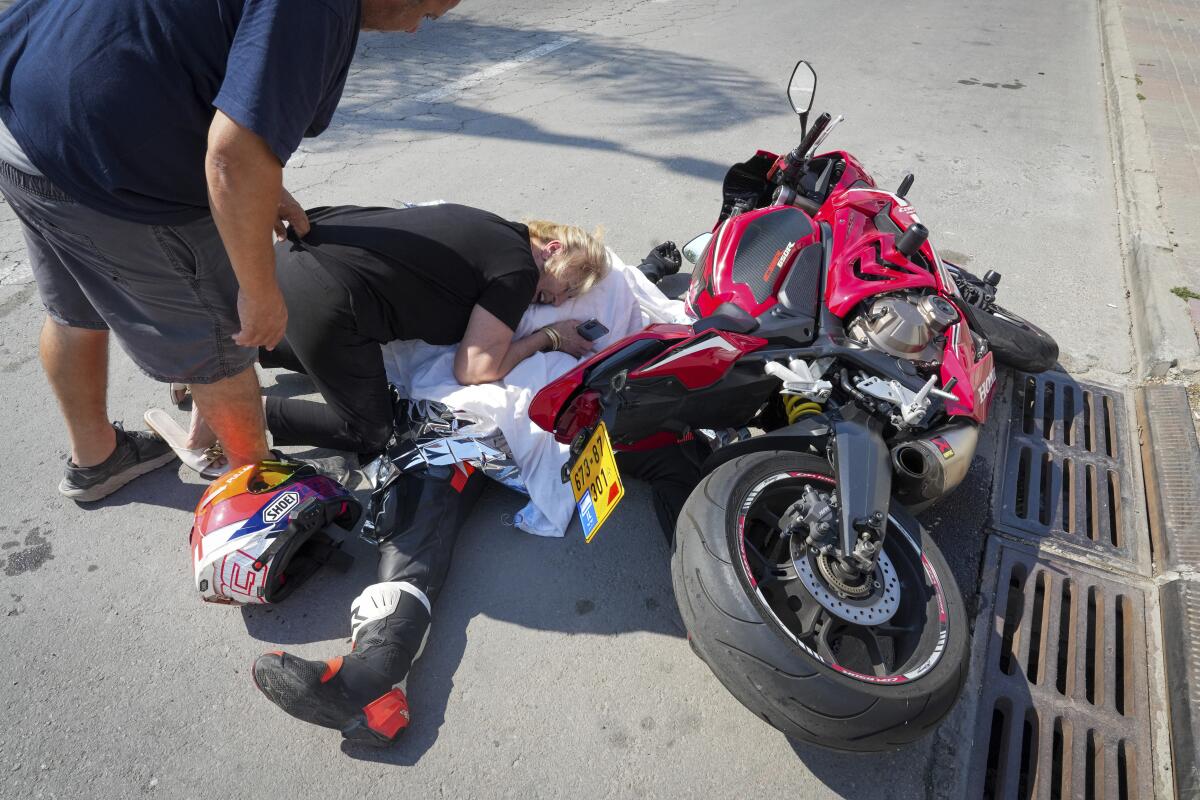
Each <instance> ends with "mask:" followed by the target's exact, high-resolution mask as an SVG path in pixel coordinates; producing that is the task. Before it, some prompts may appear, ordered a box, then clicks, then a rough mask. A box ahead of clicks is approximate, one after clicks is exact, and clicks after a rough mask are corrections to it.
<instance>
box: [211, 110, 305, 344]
mask: <svg viewBox="0 0 1200 800" xmlns="http://www.w3.org/2000/svg"><path fill="white" fill-rule="evenodd" d="M204 171H205V175H206V176H207V178H208V198H209V206H210V208H211V210H212V215H213V219H214V220H215V221H216V223H217V230H218V231H220V234H221V240H222V241H223V242H224V243H225V250H226V252H227V253H228V254H229V260H230V262H231V263H232V264H233V271H234V273H235V274H236V275H237V279H238V285H239V287H240V289H241V290H240V292H239V294H238V317H239V318H240V320H241V330H239V331H238V332H237V333H236V334H234V336H233V340H234V341H235V342H237V343H238V344H240V345H242V346H244V347H274V346H275V345H276V344H278V342H279V340H280V339H282V338H283V333H284V330H285V329H286V327H287V308H286V307H285V306H284V302H283V295H282V294H280V291H279V285H278V284H277V283H276V281H275V248H274V247H273V246H272V244H271V231H272V230H273V229H274V226H275V223H276V220H277V219H278V214H279V206H280V198H281V197H282V193H283V167H282V166H281V165H280V163H279V159H278V158H276V157H275V154H274V153H273V152H272V151H271V148H270V147H268V146H267V143H266V142H265V141H264V140H263V139H262V137H260V136H258V134H256V133H254V132H253V131H251V130H249V129H248V128H243V127H242V126H241V125H239V124H238V123H236V122H235V121H233V120H232V119H231V118H230V117H228V116H226V115H225V114H224V113H223V112H221V111H219V110H218V111H217V112H216V115H215V116H214V117H213V121H212V125H211V126H210V127H209V129H208V154H207V156H206V157H205V162H204Z"/></svg>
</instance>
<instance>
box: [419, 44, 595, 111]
mask: <svg viewBox="0 0 1200 800" xmlns="http://www.w3.org/2000/svg"><path fill="white" fill-rule="evenodd" d="M578 41H579V40H578V39H576V38H573V37H571V36H564V37H563V38H561V39H555V40H554V41H553V42H547V43H546V44H544V45H542V46H541V47H535V48H533V49H532V50H526V51H525V52H524V53H520V54H518V55H517V56H515V57H514V58H510V59H509V60H508V61H501V62H500V63H499V64H493V65H492V66H490V67H488V68H487V69H481V70H479V72H473V73H471V74H470V75H467V76H466V77H464V78H459V79H458V80H456V81H453V82H452V83H448V84H446V85H445V86H442V87H439V88H437V89H430V90H429V91H428V92H423V93H421V94H419V95H417V96H416V97H415V98H413V99H414V100H416V101H417V102H418V103H436V102H438V101H439V100H444V99H445V98H447V97H449V96H450V95H452V94H458V93H459V92H461V91H463V90H464V89H470V88H471V87H472V86H478V85H479V84H481V83H483V82H484V81H488V80H491V79H492V78H494V77H496V76H497V75H501V74H503V73H505V72H509V71H510V70H514V69H516V68H517V67H519V66H521V65H522V64H527V63H529V62H530V61H533V60H534V59H535V58H541V57H542V56H545V55H549V54H550V53H553V52H554V51H555V50H561V49H562V48H564V47H566V46H567V45H572V44H575V43H576V42H578Z"/></svg>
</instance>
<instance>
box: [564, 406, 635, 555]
mask: <svg viewBox="0 0 1200 800" xmlns="http://www.w3.org/2000/svg"><path fill="white" fill-rule="evenodd" d="M570 483H571V491H572V492H574V493H575V506H576V508H577V509H578V510H579V522H580V524H581V525H582V526H583V537H584V541H585V542H588V543H589V544H590V543H591V541H592V538H593V537H594V536H595V535H596V532H597V531H598V530H600V526H601V525H603V524H604V523H605V521H606V520H607V519H608V517H609V515H610V514H612V512H613V509H615V508H616V507H617V504H618V503H620V502H621V500H622V499H623V498H624V497H625V486H624V485H623V484H622V483H621V474H620V472H619V471H618V469H617V459H616V457H615V456H614V455H613V449H612V442H611V441H610V440H609V438H608V426H607V425H605V424H604V423H603V422H601V423H600V424H599V425H598V426H596V430H595V432H593V433H592V436H591V438H590V439H588V441H587V444H585V445H584V446H583V450H582V451H581V452H580V453H579V457H578V458H576V459H575V461H574V463H572V464H571V480H570Z"/></svg>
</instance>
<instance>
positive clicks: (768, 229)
mask: <svg viewBox="0 0 1200 800" xmlns="http://www.w3.org/2000/svg"><path fill="white" fill-rule="evenodd" d="M815 86H816V74H815V72H813V70H812V68H811V67H810V66H809V65H808V64H807V63H805V62H803V61H802V62H800V63H799V64H797V66H796V70H795V72H794V73H793V76H792V81H791V84H790V86H789V91H788V96H789V99H790V100H791V102H792V106H793V108H794V109H795V110H796V112H797V113H798V114H799V115H800V119H801V124H802V125H803V127H804V128H805V133H804V136H803V139H802V141H801V143H800V145H799V146H798V147H796V149H795V150H793V151H792V152H790V153H788V154H786V155H783V156H777V155H775V154H773V153H768V152H765V151H759V152H758V153H757V154H756V155H754V156H753V157H752V158H750V159H749V160H748V161H745V162H743V163H740V164H736V165H734V166H733V167H732V168H731V169H730V170H729V172H728V174H727V175H726V177H725V181H724V186H723V199H724V202H723V204H722V207H721V212H720V216H719V218H718V220H717V223H716V225H715V227H714V228H713V230H712V233H711V234H705V235H704V236H702V237H698V238H697V239H696V240H693V241H692V242H691V243H689V244H688V246H686V247H685V248H684V252H685V255H687V256H688V258H689V260H691V261H692V262H693V263H694V264H695V269H694V270H693V273H692V275H691V281H690V286H689V288H688V290H687V304H688V307H689V309H690V310H691V311H692V313H693V314H694V315H695V317H696V322H695V324H693V325H651V326H650V327H648V328H647V329H646V330H644V331H642V332H641V333H638V334H635V335H633V336H630V337H628V338H626V339H624V340H622V341H620V342H618V343H616V344H614V345H613V346H611V347H609V348H607V349H606V350H604V351H603V352H600V353H598V354H596V355H595V356H593V357H592V358H590V359H588V360H587V361H586V362H584V363H582V364H580V365H579V366H578V367H576V368H575V369H574V370H572V371H571V372H569V373H567V374H566V375H564V376H562V377H561V378H560V379H558V380H557V381H555V382H553V383H552V384H550V385H548V386H546V387H545V388H544V389H543V390H542V391H541V392H540V393H539V394H538V395H537V397H536V398H535V399H534V401H533V404H532V406H531V408H530V417H531V418H532V419H533V420H534V421H535V422H536V423H537V424H538V425H540V426H541V427H543V428H545V429H546V430H548V431H552V432H553V433H554V435H555V437H556V438H557V439H558V440H559V441H561V442H564V443H570V444H571V445H572V454H573V462H572V466H571V468H570V470H569V471H568V472H567V473H565V474H569V475H570V477H571V479H572V481H573V482H574V483H575V484H576V486H575V488H576V491H577V495H582V496H581V515H584V516H585V526H586V525H587V521H586V514H589V513H593V512H594V510H595V508H598V507H601V506H604V504H605V503H606V502H607V501H608V500H610V499H612V498H614V497H616V496H617V495H618V494H619V493H618V492H617V491H616V487H618V486H619V476H617V475H616V474H615V472H616V470H615V466H614V465H613V464H612V459H611V456H606V449H607V448H615V449H617V450H641V449H647V448H653V447H662V446H670V445H672V444H675V443H677V442H681V441H686V440H688V439H691V438H695V437H703V438H704V439H705V440H706V441H707V442H708V443H709V444H710V445H712V446H713V447H714V450H713V453H712V456H711V458H710V459H709V461H708V463H707V464H706V465H705V470H706V475H705V477H704V479H703V480H702V481H701V483H700V484H699V486H698V487H697V488H696V489H695V491H694V492H693V493H692V495H691V497H690V498H689V499H688V501H687V504H686V505H685V507H684V510H683V512H682V514H681V516H680V519H679V521H678V525H677V530H676V536H675V549H674V553H673V556H672V560H671V570H672V580H673V583H674V587H675V595H676V600H677V602H678V604H679V610H680V613H681V615H682V617H683V621H684V623H685V625H686V626H687V630H688V639H689V641H690V642H691V645H692V648H693V649H694V650H695V651H696V653H697V654H698V655H699V656H700V657H701V658H702V659H703V660H704V661H705V662H706V663H707V664H708V665H709V667H710V668H711V669H712V671H713V672H714V673H715V674H716V676H717V678H718V679H720V681H721V682H722V683H723V684H724V685H725V687H726V688H727V689H729V691H731V692H732V693H733V694H734V696H735V697H737V698H738V700H740V701H741V702H742V703H743V704H744V705H745V706H746V707H748V708H749V709H750V710H751V711H753V712H754V713H755V714H757V715H759V716H760V717H762V718H763V719H764V720H765V721H766V722H768V723H769V724H771V725H773V726H775V727H776V728H778V729H779V730H781V731H783V732H784V733H785V734H787V735H788V736H791V737H794V738H796V739H802V740H806V741H809V742H813V743H816V744H819V745H824V746H826V747H832V748H837V749H843V750H858V751H870V750H881V749H886V748H892V747H896V746H899V745H903V744H906V743H908V742H911V741H913V740H915V739H917V738H919V737H920V736H922V735H924V734H925V733H927V732H929V731H930V730H931V729H932V728H933V727H934V726H935V725H936V723H937V722H939V721H940V720H941V719H942V717H944V716H945V715H946V713H947V712H948V711H949V710H950V708H951V707H952V706H953V704H954V702H955V699H956V698H957V696H958V694H959V691H960V690H961V688H962V685H963V681H964V679H965V677H966V672H967V655H968V633H967V619H966V613H965V610H964V606H963V600H962V596H961V594H960V592H959V589H958V587H957V585H956V584H955V581H954V577H953V576H952V575H951V573H950V570H949V568H948V567H947V564H946V561H945V559H944V558H943V556H942V554H941V553H940V552H939V550H938V548H937V546H936V544H935V543H934V542H933V541H932V540H931V539H930V537H929V536H928V535H927V533H926V531H925V530H924V529H923V528H922V526H921V525H920V523H918V521H917V520H916V519H915V517H914V516H913V515H914V514H915V513H918V512H919V511H920V510H922V509H923V508H925V507H926V506H928V505H930V504H931V503H933V502H936V501H937V500H939V499H940V498H942V497H944V496H945V495H946V494H948V493H949V492H951V491H952V490H953V489H954V488H955V487H956V486H958V484H959V483H960V482H961V481H962V479H963V477H964V476H965V475H966V473H967V469H968V467H969V466H970V464H971V460H972V458H973V456H974V452H975V447H976V443H977V441H978V438H979V428H980V426H981V425H982V424H983V423H984V422H985V421H986V419H987V414H988V407H989V405H990V403H991V400H992V392H993V388H994V386H995V382H996V370H995V366H994V363H993V362H994V361H995V360H999V361H1001V362H1005V363H1009V364H1011V365H1013V366H1016V367H1018V368H1020V369H1024V370H1027V371H1041V370H1045V369H1049V368H1051V367H1053V366H1054V364H1055V362H1056V360H1057V356H1058V347H1057V345H1056V344H1055V343H1054V341H1053V339H1051V338H1050V337H1049V336H1047V335H1046V334H1045V333H1044V332H1042V331H1041V330H1039V329H1038V328H1037V327H1036V326H1033V325H1032V324H1030V323H1028V322H1026V321H1025V320H1023V319H1021V318H1020V317H1018V316H1016V315H1015V314H1012V313H1010V312H1008V311H1006V310H1004V309H1003V308H1001V307H1000V306H997V305H996V303H995V296H996V286H997V284H998V283H999V275H998V274H996V273H994V272H989V273H988V274H987V275H985V276H984V278H982V279H980V278H977V277H975V276H974V275H971V274H970V273H968V272H966V271H965V270H962V269H960V268H958V267H956V266H954V265H952V264H948V263H946V262H945V261H943V260H942V259H941V258H939V257H938V254H937V252H936V251H935V249H934V247H933V245H932V243H931V242H930V241H929V239H928V236H929V232H928V230H927V229H926V228H925V227H924V226H923V225H922V224H921V222H920V220H919V219H918V218H917V214H916V212H915V211H914V209H913V207H912V206H911V205H910V204H909V203H908V201H907V200H906V199H905V195H906V194H907V193H908V190H909V189H910V188H911V185H912V176H911V175H908V176H906V178H905V179H904V181H903V183H902V184H901V186H900V188H899V189H898V190H897V191H896V192H895V193H892V192H887V191H883V190H881V189H879V188H877V186H876V184H875V181H874V179H873V178H872V177H871V176H870V175H869V174H868V173H867V172H866V170H865V169H864V168H863V166H862V164H860V163H859V161H858V160H857V159H856V158H855V157H854V156H852V155H851V154H850V153H847V152H844V151H831V152H825V153H822V154H820V155H814V153H815V151H816V148H817V147H818V146H819V144H820V143H821V141H823V140H824V138H825V136H827V135H828V133H829V131H830V130H832V128H833V126H834V125H835V124H836V122H840V117H839V119H838V120H837V121H834V120H832V119H831V118H830V116H829V115H828V114H823V115H821V117H820V118H819V119H818V120H817V121H816V122H815V123H814V124H813V126H812V128H811V129H808V125H807V122H808V113H809V109H810V107H811V102H812V94H813V90H814V89H815ZM583 506H586V507H587V510H586V511H584V510H583ZM603 510H605V511H606V510H607V509H603ZM601 521H602V520H601Z"/></svg>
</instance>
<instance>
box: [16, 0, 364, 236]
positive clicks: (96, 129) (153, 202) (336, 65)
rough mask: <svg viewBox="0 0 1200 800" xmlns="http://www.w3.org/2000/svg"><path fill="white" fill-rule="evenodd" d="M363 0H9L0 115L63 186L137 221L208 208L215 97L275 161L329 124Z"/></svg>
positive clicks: (188, 215)
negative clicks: (209, 144)
mask: <svg viewBox="0 0 1200 800" xmlns="http://www.w3.org/2000/svg"><path fill="white" fill-rule="evenodd" d="M360 4H361V0H17V3H16V5H14V6H13V7H12V8H11V9H9V11H8V12H7V13H6V14H4V15H3V16H0V118H2V119H3V120H4V124H5V125H6V126H7V127H8V129H9V130H10V131H11V132H12V135H13V138H14V139H16V140H17V142H18V143H19V144H20V145H21V148H22V149H23V150H24V151H25V154H26V155H28V156H29V160H30V161H32V162H33V164H34V165H35V166H36V167H37V168H38V169H39V170H41V171H42V172H43V173H45V175H46V176H47V177H48V178H50V180H51V181H53V182H54V183H55V184H57V185H58V186H59V188H61V189H62V190H63V191H65V192H66V193H67V194H69V195H71V196H72V197H74V198H75V199H77V200H79V201H80V202H81V203H83V204H84V205H87V206H89V207H91V208H94V209H96V210H97V211H101V212H104V213H106V214H111V215H113V216H116V217H121V218H123V219H128V220H132V221H134V222H144V223H150V224H173V223H181V222H187V221H191V220H194V219H199V218H201V217H203V216H204V215H206V214H207V213H208V192H207V184H206V181H205V177H204V155H205V151H206V150H207V140H208V128H209V125H210V124H211V122H212V117H213V113H214V111H213V109H214V107H215V108H219V109H221V110H222V111H223V112H225V114H227V115H228V116H229V117H231V118H233V119H234V120H236V121H237V122H238V123H239V124H240V125H242V126H244V127H246V128H249V129H250V130H252V131H254V132H255V133H257V134H258V135H259V136H261V137H262V138H263V139H264V140H266V142H267V144H268V145H270V147H271V150H272V151H274V153H275V155H276V156H277V157H278V158H279V161H280V163H281V164H283V163H287V160H288V158H289V157H290V156H291V155H292V153H293V152H294V151H295V150H296V147H297V146H298V145H299V144H300V140H301V139H302V138H303V137H305V136H316V135H317V134H319V133H321V131H323V130H325V128H326V127H327V126H328V125H329V121H330V119H331V118H332V117H333V112H334V109H335V108H336V107H337V103H338V100H339V99H340V98H341V94H342V89H343V87H344V86H345V83H346V74H347V72H348V71H349V68H350V61H351V59H352V58H353V56H354V48H355V46H356V45H357V42H358V28H359V22H360Z"/></svg>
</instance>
